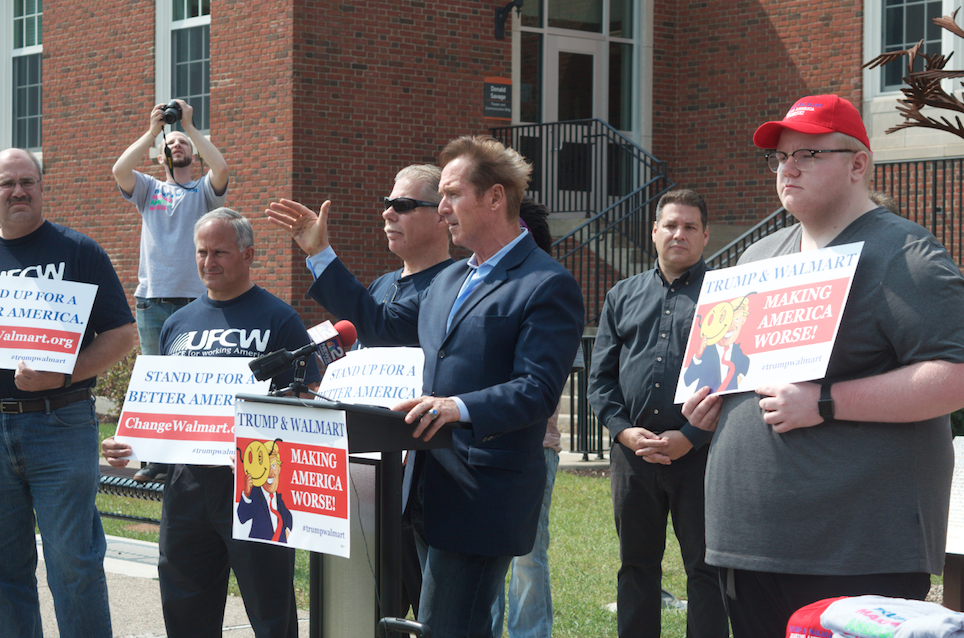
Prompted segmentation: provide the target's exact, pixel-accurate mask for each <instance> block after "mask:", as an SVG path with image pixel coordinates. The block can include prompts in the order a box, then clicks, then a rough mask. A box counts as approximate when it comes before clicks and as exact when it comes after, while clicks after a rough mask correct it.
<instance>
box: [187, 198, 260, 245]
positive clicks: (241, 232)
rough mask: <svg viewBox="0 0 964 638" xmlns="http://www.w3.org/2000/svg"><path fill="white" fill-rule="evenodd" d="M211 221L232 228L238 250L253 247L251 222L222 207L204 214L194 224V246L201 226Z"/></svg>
mask: <svg viewBox="0 0 964 638" xmlns="http://www.w3.org/2000/svg"><path fill="white" fill-rule="evenodd" d="M212 221H223V222H226V223H228V224H231V226H233V227H234V243H235V244H237V245H238V250H245V249H246V248H250V247H251V246H254V229H253V228H251V222H249V221H248V220H247V219H245V217H244V215H242V214H241V213H239V212H237V211H235V210H231V209H230V208H225V207H223V206H222V207H221V208H215V209H214V210H212V211H211V212H210V213H206V214H205V215H204V216H202V217H201V219H199V220H197V222H196V223H195V224H194V244H195V245H197V233H198V231H199V230H200V229H201V226H204V224H206V223H208V222H212Z"/></svg>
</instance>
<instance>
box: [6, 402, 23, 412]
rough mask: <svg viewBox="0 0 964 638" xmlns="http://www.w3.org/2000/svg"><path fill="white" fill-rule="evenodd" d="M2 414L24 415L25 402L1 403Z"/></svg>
mask: <svg viewBox="0 0 964 638" xmlns="http://www.w3.org/2000/svg"><path fill="white" fill-rule="evenodd" d="M0 414H23V402H22V401H0Z"/></svg>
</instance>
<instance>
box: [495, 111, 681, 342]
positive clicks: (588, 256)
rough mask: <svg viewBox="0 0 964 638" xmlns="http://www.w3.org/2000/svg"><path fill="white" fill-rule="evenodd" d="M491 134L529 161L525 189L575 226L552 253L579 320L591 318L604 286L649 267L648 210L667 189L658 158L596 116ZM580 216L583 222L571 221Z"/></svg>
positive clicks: (592, 320) (602, 297)
mask: <svg viewBox="0 0 964 638" xmlns="http://www.w3.org/2000/svg"><path fill="white" fill-rule="evenodd" d="M491 132H492V135H493V137H495V138H496V139H498V140H500V141H501V142H502V143H503V144H505V145H506V146H510V147H512V148H514V149H516V150H517V151H519V153H521V154H522V155H523V157H525V158H526V159H527V160H528V161H530V162H531V163H532V168H533V170H532V181H531V182H530V185H529V189H528V191H527V194H528V195H530V196H532V198H533V199H535V200H536V201H539V202H541V203H543V204H545V205H546V207H548V208H549V210H550V211H551V212H552V213H553V215H554V217H555V218H556V219H559V218H563V219H565V218H568V219H573V220H575V222H574V223H575V224H576V227H575V228H574V229H573V230H571V231H569V232H568V233H566V234H564V235H563V236H562V237H559V238H558V239H557V240H556V241H555V242H554V244H553V248H552V252H553V256H554V257H555V258H556V259H557V260H558V261H559V262H560V263H561V264H562V265H564V266H565V267H566V268H567V269H568V270H569V271H570V272H571V273H572V274H573V276H575V277H576V280H577V281H579V284H580V286H581V287H582V291H583V298H584V299H585V302H586V325H592V324H594V323H595V322H596V320H597V319H598V317H599V312H600V310H601V308H602V303H603V301H604V300H605V295H606V291H607V290H609V288H611V287H612V285H613V284H615V283H616V282H617V281H619V280H620V279H625V278H626V277H630V276H632V275H635V274H636V273H639V272H642V271H643V270H646V269H647V268H649V267H650V266H651V264H652V262H653V260H654V259H655V251H654V250H653V247H652V236H651V234H650V228H651V227H652V220H653V215H654V213H655V210H656V203H657V202H658V201H659V197H660V195H662V194H663V193H664V192H666V191H667V190H669V189H670V188H672V187H673V185H674V184H673V182H672V181H670V180H669V179H668V178H667V176H666V163H665V162H661V161H660V160H658V159H656V158H655V157H653V156H652V155H650V154H649V153H647V152H646V151H645V150H644V149H642V148H641V147H640V146H638V145H637V144H636V143H634V142H633V141H632V140H630V139H629V138H627V137H626V136H624V135H623V134H622V133H620V132H619V131H617V130H616V129H614V128H613V127H611V126H609V125H608V124H606V123H605V122H603V121H602V120H596V119H593V120H576V121H571V122H554V123H550V124H526V125H519V126H505V127H499V128H493V129H492V130H491ZM579 220H583V221H579Z"/></svg>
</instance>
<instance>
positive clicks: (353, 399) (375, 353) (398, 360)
mask: <svg viewBox="0 0 964 638" xmlns="http://www.w3.org/2000/svg"><path fill="white" fill-rule="evenodd" d="M424 365H425V354H424V353H423V352H422V349H421V348H363V349H361V350H352V351H351V352H349V353H348V354H347V355H346V356H345V357H344V358H343V359H339V360H338V361H335V362H334V363H332V364H331V365H330V366H328V369H327V370H326V371H325V378H324V379H322V380H321V387H320V388H319V389H318V393H319V394H320V395H322V398H324V399H326V400H328V401H340V402H342V403H351V404H358V405H380V406H382V407H385V408H391V407H392V406H394V405H395V404H397V403H400V402H402V401H405V400H407V399H414V398H416V397H420V396H422V367H423V366H424Z"/></svg>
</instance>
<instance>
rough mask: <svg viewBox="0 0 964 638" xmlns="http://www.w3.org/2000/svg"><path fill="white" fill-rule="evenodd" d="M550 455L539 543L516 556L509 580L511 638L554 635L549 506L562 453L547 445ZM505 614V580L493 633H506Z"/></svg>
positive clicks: (495, 611)
mask: <svg viewBox="0 0 964 638" xmlns="http://www.w3.org/2000/svg"><path fill="white" fill-rule="evenodd" d="M543 450H544V451H545V454H546V491H545V494H544V495H543V497H542V510H541V511H540V513H539V527H538V528H537V529H536V544H535V546H534V547H533V548H532V551H531V552H529V553H528V554H526V555H525V556H516V557H515V558H513V559H512V567H511V569H512V576H511V579H510V580H509V624H508V627H507V629H508V631H509V638H549V637H550V636H552V592H551V591H550V588H549V507H550V506H551V505H552V487H553V486H554V485H555V483H556V470H558V469H559V453H558V452H556V451H555V450H553V449H552V448H548V447H547V448H543ZM504 616H505V581H504V580H503V582H502V588H501V589H500V590H499V598H498V600H496V601H495V605H494V606H493V607H492V633H493V635H495V636H496V637H498V636H501V635H502V620H503V617H504Z"/></svg>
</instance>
